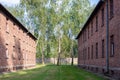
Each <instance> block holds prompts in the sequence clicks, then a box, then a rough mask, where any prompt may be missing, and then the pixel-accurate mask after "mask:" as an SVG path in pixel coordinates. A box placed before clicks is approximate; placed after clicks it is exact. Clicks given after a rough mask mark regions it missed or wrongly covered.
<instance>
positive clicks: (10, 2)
mask: <svg viewBox="0 0 120 80" xmlns="http://www.w3.org/2000/svg"><path fill="white" fill-rule="evenodd" d="M19 2H20V0H0V3H2V4H6V5H8V6H11V5H16V4H19Z"/></svg>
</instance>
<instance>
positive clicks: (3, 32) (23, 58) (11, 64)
mask: <svg viewBox="0 0 120 80" xmlns="http://www.w3.org/2000/svg"><path fill="white" fill-rule="evenodd" d="M35 64H36V38H35V37H34V36H33V35H32V34H31V33H30V32H29V31H28V30H27V29H26V28H25V27H24V26H23V25H22V24H21V23H20V22H19V21H18V20H17V19H16V18H15V17H14V16H13V15H12V14H10V12H8V11H7V10H6V9H5V8H4V7H3V6H2V5H1V4H0V72H5V71H13V70H17V69H24V68H29V67H33V66H35Z"/></svg>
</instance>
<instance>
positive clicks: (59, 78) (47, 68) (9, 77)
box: [0, 65, 106, 80]
mask: <svg viewBox="0 0 120 80" xmlns="http://www.w3.org/2000/svg"><path fill="white" fill-rule="evenodd" d="M0 80H106V79H104V78H102V77H100V76H97V75H95V74H93V73H90V72H87V71H85V70H83V69H79V68H77V67H76V66H68V65H67V66H66V65H63V66H55V65H37V66H36V68H34V69H29V70H21V71H17V72H12V73H7V74H0Z"/></svg>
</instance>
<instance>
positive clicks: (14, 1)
mask: <svg viewBox="0 0 120 80" xmlns="http://www.w3.org/2000/svg"><path fill="white" fill-rule="evenodd" d="M89 1H90V3H91V5H93V4H97V2H98V1H99V0H89ZM19 2H20V0H0V3H2V4H6V5H8V6H11V5H16V4H19Z"/></svg>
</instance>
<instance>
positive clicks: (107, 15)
mask: <svg viewBox="0 0 120 80" xmlns="http://www.w3.org/2000/svg"><path fill="white" fill-rule="evenodd" d="M106 73H109V14H108V0H106Z"/></svg>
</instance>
